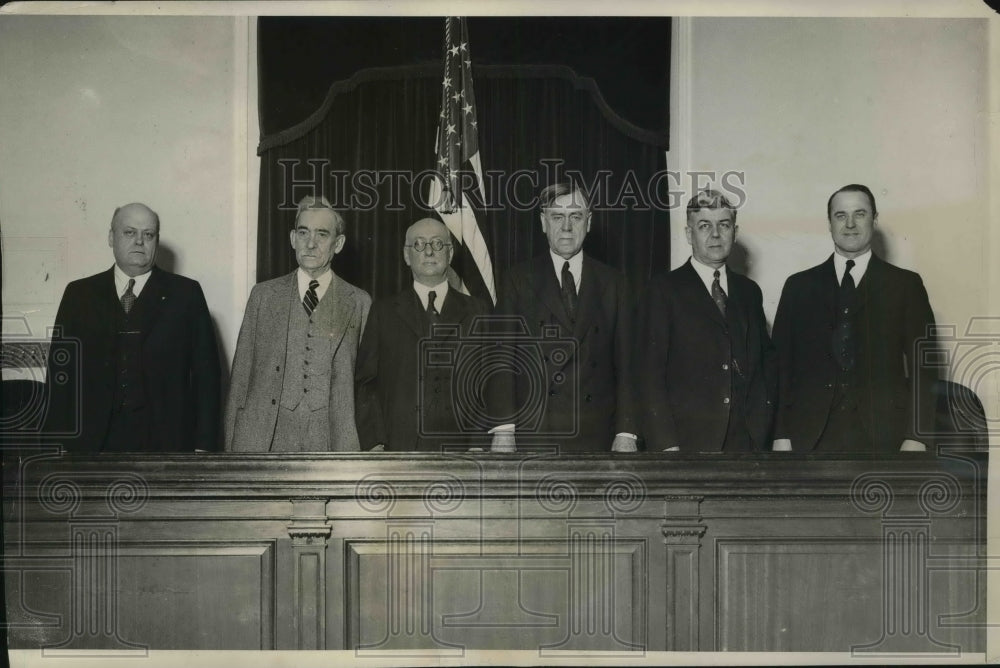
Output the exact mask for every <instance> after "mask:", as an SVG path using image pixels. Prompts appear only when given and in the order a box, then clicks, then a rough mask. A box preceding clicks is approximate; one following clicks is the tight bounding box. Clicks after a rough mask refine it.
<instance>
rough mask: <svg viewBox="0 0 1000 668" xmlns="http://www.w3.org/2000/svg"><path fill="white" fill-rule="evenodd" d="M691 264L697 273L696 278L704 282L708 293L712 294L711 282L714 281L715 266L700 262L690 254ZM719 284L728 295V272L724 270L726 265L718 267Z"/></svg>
mask: <svg viewBox="0 0 1000 668" xmlns="http://www.w3.org/2000/svg"><path fill="white" fill-rule="evenodd" d="M691 266H692V267H694V270H695V272H696V273H697V274H698V278H700V279H701V282H702V283H704V284H705V289H706V290H708V294H710V295H711V294H712V283H714V282H715V268H714V267H709V266H708V265H707V264H702V263H701V262H699V261H698V259H697V258H695V257H694V256H691ZM719 285H720V286H722V291H723V292H725V293H726V296H727V297H728V296H729V273H728V272H727V271H726V265H722V266H721V267H719Z"/></svg>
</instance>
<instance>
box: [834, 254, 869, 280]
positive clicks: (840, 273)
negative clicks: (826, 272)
mask: <svg viewBox="0 0 1000 668" xmlns="http://www.w3.org/2000/svg"><path fill="white" fill-rule="evenodd" d="M871 259H872V251H871V249H870V248H869V249H868V250H866V251H865V252H864V253H862V254H861V255H859V256H857V257H856V258H854V267H852V268H851V276H853V277H854V285H857V284H859V283H860V282H861V279H862V277H863V276H864V275H865V272H866V271H868V262H869V261H870V260H871ZM833 270H834V271H835V272H837V285H840V284H841V283H843V282H844V272H846V271H847V258H846V257H844V256H843V255H841V254H840V253H834V254H833Z"/></svg>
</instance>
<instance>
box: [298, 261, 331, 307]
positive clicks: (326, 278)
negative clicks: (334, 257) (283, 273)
mask: <svg viewBox="0 0 1000 668" xmlns="http://www.w3.org/2000/svg"><path fill="white" fill-rule="evenodd" d="M295 277H296V279H298V282H299V299H305V298H306V290H308V289H309V281H312V280H315V281H317V282H318V283H319V287H318V288H316V299H317V300H320V299H323V295H325V294H326V290H327V288H329V287H330V282H331V281H332V280H333V269H330V268H329V267H327V269H326V271H324V272H323V273H322V274H320V275H319V276H317V277H316V278H315V279H314V278H313V277H312V276H310V275H309V274H307V273H306V272H305V271H303V270H302V267H299V268H298V269H297V270H296V271H295Z"/></svg>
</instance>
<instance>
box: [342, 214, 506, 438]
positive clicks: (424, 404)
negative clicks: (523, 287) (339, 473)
mask: <svg viewBox="0 0 1000 668" xmlns="http://www.w3.org/2000/svg"><path fill="white" fill-rule="evenodd" d="M453 255H454V249H453V248H452V243H451V234H450V233H449V232H448V228H447V227H445V225H444V223H442V222H440V221H438V220H434V219H433V218H423V219H421V220H418V221H417V222H415V223H413V225H411V226H410V227H409V229H407V230H406V241H405V243H404V245H403V261H404V262H405V263H406V265H407V266H408V267H409V268H410V273H411V274H412V275H413V282H412V284H411V285H408V286H407V287H406V289H405V290H403V291H402V292H400V293H399V294H397V295H394V296H392V297H388V298H385V299H379V300H376V301H375V303H374V304H372V310H371V313H370V314H369V316H368V325H367V326H366V327H365V333H364V336H363V337H362V339H361V349H360V351H359V352H358V367H357V402H358V403H357V414H358V420H357V422H358V432H359V435H360V437H361V449H362V450H372V449H376V450H428V451H434V450H438V449H440V445H441V443H442V442H443V441H446V440H449V439H450V440H452V441H455V440H456V439H458V440H460V437H461V435H462V433H461V429H460V424H459V420H458V419H457V416H456V413H455V410H456V407H455V406H454V405H453V398H452V397H453V383H454V381H455V377H456V375H458V374H459V373H461V370H460V369H458V368H457V365H458V364H461V363H462V361H461V360H464V358H463V357H462V355H461V354H460V352H459V351H457V350H456V355H455V358H456V362H455V364H444V365H438V364H434V363H433V360H431V359H430V355H431V354H432V353H430V352H427V351H428V349H427V348H423V351H424V352H427V355H422V354H421V352H422V348H421V342H426V340H427V339H428V337H430V336H432V334H433V335H434V336H435V346H437V349H438V350H440V349H441V347H444V348H449V346H457V345H461V344H462V337H463V336H466V335H468V334H469V332H470V329H471V325H472V321H473V319H474V318H475V317H476V316H485V315H486V314H488V313H489V307H488V306H487V305H486V304H484V303H483V302H481V301H479V300H478V299H475V298H473V297H470V296H468V295H463V294H462V293H461V292H459V291H458V290H454V289H452V288H450V287H449V286H448V279H447V278H446V274H447V272H448V267H449V266H450V264H451V259H452V256H453ZM435 325H439V327H436V328H434V329H433V331H432V327H434V326H435ZM448 325H454V327H449V326H448ZM441 332H444V334H442V333H441ZM473 363H474V362H473ZM477 435H478V434H477Z"/></svg>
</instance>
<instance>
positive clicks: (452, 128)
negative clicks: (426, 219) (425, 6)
mask: <svg viewBox="0 0 1000 668" xmlns="http://www.w3.org/2000/svg"><path fill="white" fill-rule="evenodd" d="M436 141H437V145H436V154H437V156H436V158H437V163H436V166H435V168H436V169H437V172H438V178H436V179H433V180H432V181H431V188H430V198H429V203H430V204H431V206H433V207H434V209H435V210H436V211H437V213H438V215H439V216H440V217H441V220H442V221H443V222H444V224H445V225H447V226H448V229H449V230H450V231H451V233H452V235H453V236H454V237H455V240H456V241H457V242H458V244H457V247H456V249H455V258H454V260H453V261H452V267H453V268H454V270H455V274H456V277H453V278H457V281H458V286H457V287H458V289H460V290H461V291H462V292H464V293H466V294H472V295H474V296H477V297H481V298H483V299H486V298H487V297H488V298H489V299H490V300H491V301H492V302H493V303H494V304H496V301H497V295H496V285H495V280H494V277H493V261H492V260H491V259H490V251H489V248H487V246H486V239H485V238H484V237H483V234H482V231H481V230H480V227H479V221H478V220H476V212H475V211H474V210H473V208H472V202H470V201H469V198H468V197H465V196H464V195H466V194H467V193H463V192H462V190H461V187H460V185H461V181H460V180H459V177H458V175H459V173H460V172H462V171H465V172H466V173H468V171H469V170H471V171H472V173H473V174H475V187H474V191H478V195H479V201H480V202H485V201H486V191H485V189H484V187H483V167H482V162H481V160H480V157H479V137H478V128H477V122H476V97H475V94H474V93H473V91H472V56H471V55H470V53H469V31H468V28H467V27H466V23H465V19H464V18H458V17H448V18H446V19H445V28H444V79H443V81H442V82H441V115H440V118H439V121H438V131H437V140H436ZM466 185H468V184H466Z"/></svg>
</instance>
